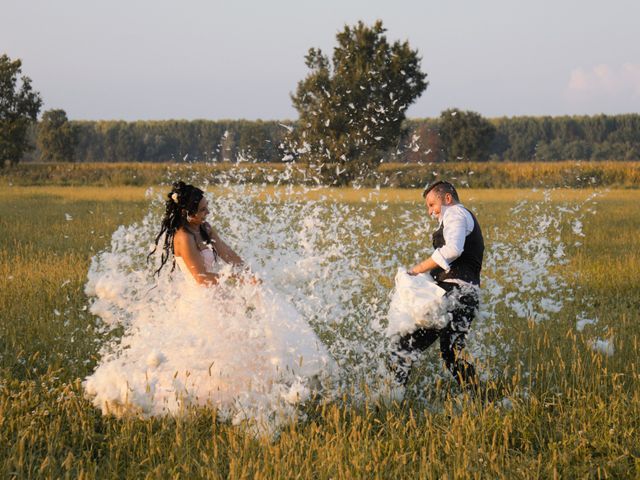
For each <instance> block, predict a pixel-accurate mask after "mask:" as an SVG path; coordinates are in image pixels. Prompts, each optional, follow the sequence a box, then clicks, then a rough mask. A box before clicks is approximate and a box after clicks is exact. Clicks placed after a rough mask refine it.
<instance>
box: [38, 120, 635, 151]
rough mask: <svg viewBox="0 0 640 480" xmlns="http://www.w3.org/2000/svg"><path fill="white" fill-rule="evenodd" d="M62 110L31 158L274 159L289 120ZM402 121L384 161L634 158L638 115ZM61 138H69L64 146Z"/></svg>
mask: <svg viewBox="0 0 640 480" xmlns="http://www.w3.org/2000/svg"><path fill="white" fill-rule="evenodd" d="M51 112H53V113H51ZM63 114H64V112H60V111H58V112H56V111H48V112H45V114H44V115H43V119H42V121H41V122H39V124H38V127H37V129H36V130H34V131H32V132H31V135H32V136H33V137H34V139H37V146H38V148H37V150H36V151H35V152H33V154H32V155H31V157H30V160H44V161H62V160H75V161H79V162H121V161H140V162H168V161H182V160H187V161H237V160H243V159H244V160H250V161H257V162H280V161H283V158H284V159H285V160H286V159H288V158H290V157H289V156H288V151H289V145H288V139H289V130H288V128H295V127H296V123H291V122H282V123H281V122H277V121H247V120H238V121H209V120H194V121H174V120H168V121H144V122H143V121H138V122H123V121H97V122H94V121H81V122H78V121H70V122H69V121H67V122H65V120H66V116H64V117H63ZM456 122H457V123H456ZM403 125H404V135H403V137H402V141H401V142H400V144H399V145H398V146H393V148H391V149H390V150H389V149H388V150H387V151H385V152H382V153H380V154H379V155H380V158H384V160H385V161H398V162H411V163H416V162H455V161H485V160H494V161H541V160H542V161H556V160H640V115H637V114H629V115H615V116H608V115H597V116H580V117H512V118H499V119H490V120H487V119H485V118H483V117H481V116H480V115H478V114H477V113H474V112H464V111H460V110H447V111H445V112H443V113H442V115H441V116H440V118H437V119H420V120H418V119H410V120H405V122H404V124H403ZM56 128H58V129H59V132H58V135H57V137H56V136H55V135H54V134H53V132H52V130H55V129H56ZM65 139H66V141H67V142H68V143H71V142H73V143H74V144H75V145H74V147H73V149H72V150H71V152H70V150H69V147H68V146H67V147H65V146H64V143H65ZM56 146H57V147H56ZM54 147H56V148H54ZM61 152H66V154H65V153H61Z"/></svg>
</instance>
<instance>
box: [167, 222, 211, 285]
mask: <svg viewBox="0 0 640 480" xmlns="http://www.w3.org/2000/svg"><path fill="white" fill-rule="evenodd" d="M173 250H174V253H175V255H177V256H179V257H182V260H184V263H185V265H186V266H187V268H188V269H189V271H190V272H191V275H193V278H194V279H195V280H196V282H198V283H199V284H205V285H216V284H217V283H218V275H216V274H215V273H210V272H207V270H206V268H205V266H204V259H203V258H202V255H201V254H200V251H199V250H198V247H197V246H196V241H195V239H194V238H193V236H192V235H189V234H188V233H187V232H185V231H184V230H178V231H177V232H176V234H175V236H174V237H173Z"/></svg>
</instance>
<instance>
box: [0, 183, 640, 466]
mask: <svg viewBox="0 0 640 480" xmlns="http://www.w3.org/2000/svg"><path fill="white" fill-rule="evenodd" d="M144 192H145V189H144V188H141V187H118V188H99V187H77V188H68V187H67V188H65V187H16V186H2V187H0V259H1V262H0V475H2V477H4V478H34V477H42V478H141V477H151V478H156V477H159V478H167V477H176V478H327V479H328V478H638V476H639V475H640V446H639V445H640V388H639V387H640V383H639V378H638V376H639V374H640V372H639V369H638V341H639V338H640V322H639V320H640V313H639V312H640V253H639V252H640V235H639V232H640V207H639V205H640V192H639V191H637V190H612V191H607V192H603V193H602V194H601V195H600V196H599V198H598V199H597V202H598V203H597V206H596V207H594V208H595V211H594V214H593V215H589V216H588V217H587V218H586V219H585V224H584V226H583V233H584V237H581V241H580V243H579V244H578V243H571V248H570V249H569V251H568V252H567V253H568V263H567V264H565V265H564V266H562V268H561V269H560V272H559V273H560V274H561V275H562V276H563V278H565V279H566V281H567V282H568V284H569V285H570V286H571V287H572V290H571V294H570V295H568V296H570V297H571V298H567V299H566V302H565V304H564V307H563V309H562V310H561V311H560V312H558V313H557V314H555V315H553V316H552V318H551V319H549V320H547V321H542V322H533V321H529V322H527V321H524V322H521V323H518V324H513V325H506V326H505V329H504V330H503V331H502V334H504V335H509V336H510V337H512V338H513V341H514V346H515V347H516V348H514V349H512V351H511V352H510V353H509V358H508V359H507V362H506V364H507V365H508V368H505V374H504V377H503V378H501V379H499V380H497V384H496V387H495V388H496V389H498V390H499V392H500V395H499V398H500V401H498V402H493V401H489V400H488V399H487V398H471V397H469V396H467V395H461V394H459V393H456V392H455V391H453V392H452V386H451V384H450V383H447V382H440V383H438V384H436V385H434V387H433V389H434V391H433V394H432V397H433V398H434V399H435V400H434V401H436V402H437V403H438V408H436V409H434V408H428V407H429V406H426V405H424V404H421V403H419V402H414V401H412V399H411V397H410V398H409V399H408V400H407V401H406V402H404V403H402V404H399V405H392V406H383V405H377V404H373V403H367V404H362V405H355V406H354V405H352V404H350V403H349V402H348V401H333V402H330V403H320V404H312V405H309V406H307V407H306V413H307V419H306V420H305V421H303V422H299V423H295V424H291V425H290V426H288V427H287V428H285V429H284V430H283V431H281V432H280V434H279V435H278V436H277V437H275V438H256V437H255V436H253V435H250V434H248V433H246V432H244V431H243V430H242V429H241V428H237V427H233V426H230V425H228V424H225V423H220V422H218V421H216V413H215V412H214V411H211V410H207V409H198V410H193V411H191V412H188V413H187V414H185V415H184V416H182V417H179V418H157V419H151V420H145V419H137V418H125V419H115V418H111V417H103V416H102V415H101V414H100V412H99V411H97V410H96V409H95V408H93V407H92V406H91V404H90V403H89V401H88V400H86V399H85V398H84V397H83V392H82V387H81V379H82V378H84V377H85V376H86V375H88V374H90V373H91V372H92V371H93V368H95V365H96V361H97V356H98V350H99V344H98V343H97V342H96V340H97V339H99V338H100V337H99V334H98V331H97V330H98V329H97V327H96V323H95V319H94V318H93V317H92V316H91V315H90V314H89V313H87V311H86V308H85V307H86V304H87V298H86V296H85V295H84V293H83V286H84V283H85V281H86V273H87V269H88V266H89V262H90V258H91V257H92V255H93V254H94V253H95V252H98V251H99V250H101V249H104V248H105V247H106V246H107V245H108V243H109V240H110V238H111V234H112V232H113V231H114V230H115V228H116V227H117V226H118V225H121V224H129V223H132V222H134V221H137V220H139V219H141V218H142V216H143V215H144V213H146V211H147V205H148V200H146V199H145V194H144ZM268 193H269V191H266V192H265V195H266V194H268ZM271 193H272V192H271ZM371 193H372V192H371V191H369V190H322V191H315V192H311V193H304V195H305V196H308V197H309V198H311V197H314V196H315V198H320V197H321V196H325V197H327V198H329V199H333V200H335V201H337V202H352V203H362V202H365V203H366V201H367V199H369V198H371ZM591 193H592V192H591V191H589V190H557V191H554V192H552V194H551V200H550V201H549V202H547V203H545V204H541V205H544V206H546V208H551V209H553V208H555V207H556V206H559V205H561V204H562V205H567V204H569V205H570V204H572V203H579V202H581V201H583V200H584V199H585V198H587V197H588V196H589V195H590V194H591ZM298 194H299V195H302V193H301V191H300V192H298ZM376 195H378V196H377V197H376V198H377V199H378V200H379V199H380V196H382V197H383V199H384V200H386V201H388V202H390V204H391V206H390V210H389V212H390V213H389V214H390V215H391V214H394V212H396V213H399V212H401V211H403V210H404V209H407V208H415V204H416V203H418V202H419V198H420V197H419V192H418V191H416V190H391V189H388V190H382V191H381V193H379V194H378V193H376ZM523 198H528V199H530V200H532V201H541V199H542V198H543V192H535V191H531V190H507V189H505V190H499V191H498V190H466V191H464V199H466V200H465V202H466V201H468V203H469V204H472V205H473V207H474V210H475V211H476V212H480V213H481V215H482V222H483V229H485V231H487V232H490V231H492V230H493V229H495V228H500V226H504V225H505V222H506V218H507V214H508V212H509V210H510V209H511V208H512V207H513V206H514V204H515V203H516V202H517V201H518V200H521V199H523ZM514 235H517V232H514ZM563 235H564V234H563ZM488 236H489V237H491V236H490V235H488ZM514 241H516V242H517V239H514ZM488 248H489V249H491V243H490V242H488ZM407 258H408V257H407ZM407 258H404V260H405V261H406V262H408V261H409V260H407ZM505 275H506V274H505ZM584 312H586V313H587V314H588V315H589V316H590V317H593V318H595V317H597V318H598V324H597V325H596V326H587V327H586V328H585V329H584V330H583V331H579V330H578V329H577V328H576V318H577V317H578V315H579V314H582V313H584ZM595 337H598V338H607V339H610V340H611V341H612V342H613V346H614V353H613V355H611V356H608V355H606V354H603V353H601V352H598V351H596V350H594V349H593V348H591V342H592V341H593V339H594V338H595ZM434 355H435V354H434ZM434 358H435V357H434ZM348 397H349V392H348V391H347V392H344V398H345V399H348ZM502 397H505V398H504V399H503V398H502Z"/></svg>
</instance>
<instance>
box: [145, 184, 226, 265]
mask: <svg viewBox="0 0 640 480" xmlns="http://www.w3.org/2000/svg"><path fill="white" fill-rule="evenodd" d="M202 197H204V192H203V191H202V190H200V189H199V188H198V187H194V186H193V185H187V184H186V183H184V182H182V181H179V182H175V183H174V184H173V188H172V189H171V191H170V192H169V193H168V194H167V201H166V203H165V212H164V217H163V218H162V224H161V226H160V233H158V236H157V237H156V241H155V247H154V248H153V251H152V252H151V253H150V254H149V255H147V261H149V258H150V257H151V256H152V255H153V254H154V253H155V252H156V250H157V249H158V242H160V239H161V238H162V236H163V235H164V242H163V245H162V257H161V263H160V268H158V270H156V271H155V273H156V274H160V270H162V267H164V265H165V264H166V263H167V260H169V256H171V255H173V253H174V252H173V237H174V236H175V234H176V231H178V229H179V228H181V227H184V226H186V225H187V224H188V221H187V216H188V215H195V214H196V213H197V212H198V205H199V204H200V200H202ZM185 230H186V231H187V232H188V233H190V234H191V235H193V236H194V238H195V235H194V234H193V232H191V230H189V229H185ZM200 235H202V238H203V240H204V243H206V244H207V245H209V246H210V247H211V248H212V249H213V251H214V253H216V251H215V248H214V246H213V244H212V242H211V237H210V236H209V232H207V229H206V228H204V225H200ZM175 268H176V259H175V257H174V258H173V265H172V267H171V271H172V272H173V270H175Z"/></svg>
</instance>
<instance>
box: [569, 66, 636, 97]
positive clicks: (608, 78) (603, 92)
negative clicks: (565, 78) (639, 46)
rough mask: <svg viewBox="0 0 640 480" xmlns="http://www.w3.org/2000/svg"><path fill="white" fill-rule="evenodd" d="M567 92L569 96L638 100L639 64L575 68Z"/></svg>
mask: <svg viewBox="0 0 640 480" xmlns="http://www.w3.org/2000/svg"><path fill="white" fill-rule="evenodd" d="M567 91H568V93H569V94H570V95H571V96H582V95H589V96H591V95H595V96H598V97H609V98H621V97H626V98H628V99H632V98H634V99H635V98H640V64H637V63H635V64H634V63H624V64H623V65H622V66H620V67H619V68H616V67H611V66H609V65H607V64H600V65H596V66H594V67H592V68H586V69H585V68H581V67H580V68H575V69H573V70H572V71H571V75H570V77H569V83H568V85H567Z"/></svg>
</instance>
